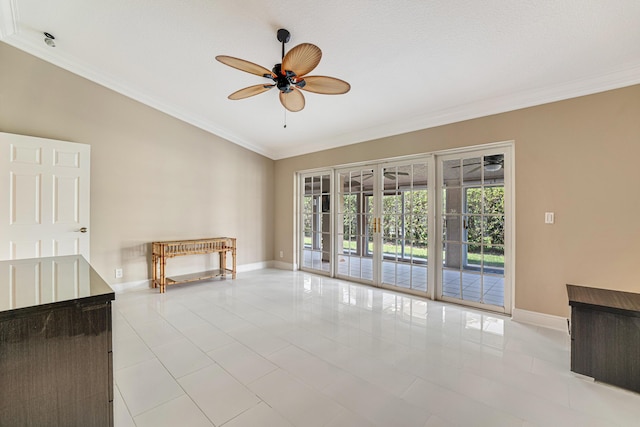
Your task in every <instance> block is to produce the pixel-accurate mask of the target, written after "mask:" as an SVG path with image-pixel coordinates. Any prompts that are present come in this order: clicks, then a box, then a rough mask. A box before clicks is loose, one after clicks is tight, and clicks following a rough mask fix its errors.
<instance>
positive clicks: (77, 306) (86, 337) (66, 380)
mask: <svg viewBox="0 0 640 427" xmlns="http://www.w3.org/2000/svg"><path fill="white" fill-rule="evenodd" d="M114 298H115V295H114V292H113V290H112V289H111V288H110V287H109V286H108V285H107V284H106V283H105V282H104V281H103V280H102V279H101V278H100V276H99V275H98V274H97V273H96V272H95V271H94V270H93V269H92V268H91V267H90V266H89V264H88V263H87V262H86V261H85V260H84V259H83V258H82V257H80V256H69V257H52V258H40V259H32V260H18V261H3V262H0V426H5V425H7V426H113V372H112V371H113V363H112V361H113V358H112V347H111V301H112V300H113V299H114Z"/></svg>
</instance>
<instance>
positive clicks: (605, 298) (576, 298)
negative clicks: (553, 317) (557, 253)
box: [567, 285, 640, 314]
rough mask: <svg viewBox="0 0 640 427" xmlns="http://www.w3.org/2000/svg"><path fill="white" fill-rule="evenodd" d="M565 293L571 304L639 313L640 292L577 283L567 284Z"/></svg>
mask: <svg viewBox="0 0 640 427" xmlns="http://www.w3.org/2000/svg"><path fill="white" fill-rule="evenodd" d="M567 293H568V294H569V305H571V306H579V305H588V306H599V307H603V308H609V309H615V310H623V311H630V312H637V313H639V314H640V294H636V293H632V292H622V291H615V290H609V289H600V288H589V287H586V286H578V285H567Z"/></svg>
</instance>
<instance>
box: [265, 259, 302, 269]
mask: <svg viewBox="0 0 640 427" xmlns="http://www.w3.org/2000/svg"><path fill="white" fill-rule="evenodd" d="M270 268H277V269H278V270H287V271H296V270H297V269H298V266H297V265H296V264H294V263H290V262H284V261H271V267H270Z"/></svg>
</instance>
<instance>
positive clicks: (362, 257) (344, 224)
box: [335, 167, 378, 284]
mask: <svg viewBox="0 0 640 427" xmlns="http://www.w3.org/2000/svg"><path fill="white" fill-rule="evenodd" d="M377 177H378V170H377V168H375V167H361V168H354V169H342V170H338V171H336V187H337V189H336V213H337V215H336V227H335V229H336V246H335V247H336V252H335V253H336V256H335V261H336V275H337V276H338V277H343V278H346V279H352V280H356V281H359V282H364V283H369V284H376V280H377V272H376V268H377V267H376V264H375V262H376V261H375V259H376V254H377V248H378V243H377V242H376V240H375V239H376V236H377V234H378V233H377V228H378V222H377V221H378V219H377V216H376V215H375V214H376V203H377V197H376V192H377V191H378V183H377Z"/></svg>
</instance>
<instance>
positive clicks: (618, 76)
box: [0, 0, 640, 160]
mask: <svg viewBox="0 0 640 427" xmlns="http://www.w3.org/2000/svg"><path fill="white" fill-rule="evenodd" d="M17 22H18V9H17V4H16V0H0V40H1V41H3V42H5V43H7V44H9V45H11V46H13V47H15V48H18V49H20V50H23V51H25V52H27V53H29V54H31V55H33V56H36V57H38V58H40V59H42V60H44V61H46V62H49V63H51V64H54V65H56V66H58V67H60V68H63V69H65V70H67V71H70V72H72V73H74V74H77V75H79V76H81V77H84V78H86V79H88V80H90V81H93V82H95V83H97V84H100V85H102V86H104V87H106V88H108V89H111V90H113V91H115V92H118V93H120V94H122V95H124V96H127V97H129V98H132V99H134V100H136V101H138V102H141V103H143V104H145V105H148V106H150V107H152V108H154V109H156V110H158V111H161V112H163V113H165V114H168V115H170V116H172V117H175V118H177V119H179V120H182V121H184V122H186V123H189V124H191V125H193V126H195V127H198V128H200V129H202V130H204V131H206V132H209V133H211V134H213V135H216V136H218V137H220V138H223V139H225V140H228V141H230V142H232V143H234V144H236V145H239V146H241V147H243V148H246V149H248V150H250V151H253V152H255V153H257V154H260V155H263V156H265V157H268V158H270V159H272V160H280V159H285V158H289V157H295V156H300V155H305V154H311V153H314V152H318V151H323V150H328V149H332V148H338V147H341V146H346V145H352V144H357V143H361V142H365V141H371V140H375V139H380V138H385V137H390V136H393V135H399V134H403V133H407V132H413V131H418V130H422V129H428V128H432V127H436V126H442V125H447V124H451V123H456V122H460V121H464V120H470V119H475V118H479V117H485V116H490V115H494V114H499V113H505V112H508V111H514V110H519V109H522V108H528V107H534V106H537V105H542V104H547V103H551V102H556V101H561V100H566V99H570V98H576V97H579V96H584V95H590V94H594V93H598V92H604V91H607V90H612V89H618V88H621V87H626V86H632V85H635V84H639V83H640V63H637V64H630V66H628V67H627V68H625V69H621V70H616V71H612V72H610V73H606V74H600V75H593V76H588V77H585V78H581V79H576V80H573V81H569V82H565V83H562V84H558V85H555V86H550V87H541V88H535V89H529V90H526V91H522V92H517V93H513V94H509V95H505V96H500V97H494V98H490V99H485V100H481V101H477V102H473V103H469V104H464V105H458V106H455V107H452V108H447V109H442V110H433V111H424V112H422V113H419V114H416V115H413V116H411V117H407V118H405V119H402V120H397V121H394V122H387V123H381V124H378V125H376V126H372V127H369V128H367V129H362V130H358V131H354V132H348V133H344V134H341V135H337V136H334V137H332V138H331V139H330V140H329V141H327V140H324V139H322V140H313V139H310V140H309V141H307V142H306V143H301V144H296V145H294V146H291V147H288V148H285V149H269V148H268V147H264V146H261V145H260V144H259V143H255V142H251V141H247V140H245V139H243V138H242V137H240V136H239V135H237V134H236V133H234V132H231V131H229V130H228V129H224V128H223V127H220V126H218V125H216V124H214V123H212V122H211V121H210V120H208V119H206V118H204V117H202V116H200V115H198V114H197V113H194V112H191V111H187V110H185V109H182V108H179V107H176V106H173V105H169V104H167V103H165V102H164V101H162V100H160V99H158V98H156V97H153V96H149V95H147V94H144V93H142V92H140V91H139V90H137V89H135V88H134V87H130V86H128V85H126V84H123V83H122V82H119V81H118V80H117V79H115V78H113V77H112V76H108V75H105V74H104V73H101V72H99V71H96V70H93V69H91V67H89V66H88V65H87V64H84V63H83V62H82V61H81V60H79V59H78V58H63V57H59V56H54V55H53V54H52V52H51V49H50V48H47V47H45V46H44V44H43V43H35V42H34V41H30V40H29V39H28V38H27V37H22V36H21V35H20V30H19V26H18V23H17Z"/></svg>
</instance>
